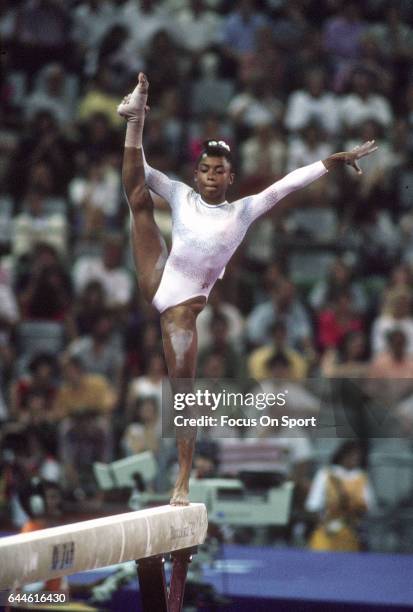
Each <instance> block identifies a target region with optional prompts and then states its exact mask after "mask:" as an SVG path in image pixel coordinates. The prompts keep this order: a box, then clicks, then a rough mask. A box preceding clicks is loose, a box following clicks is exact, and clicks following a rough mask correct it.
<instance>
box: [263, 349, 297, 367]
mask: <svg viewBox="0 0 413 612" xmlns="http://www.w3.org/2000/svg"><path fill="white" fill-rule="evenodd" d="M290 365H291V363H290V360H289V359H288V357H287V355H286V354H285V353H284V352H282V351H277V352H276V353H274V355H272V357H270V358H269V359H268V360H267V361H266V362H265V367H266V368H270V369H271V368H274V367H275V366H281V367H283V368H289V367H290Z"/></svg>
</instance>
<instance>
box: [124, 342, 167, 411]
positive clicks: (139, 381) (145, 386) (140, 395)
mask: <svg viewBox="0 0 413 612" xmlns="http://www.w3.org/2000/svg"><path fill="white" fill-rule="evenodd" d="M146 358H147V367H146V371H145V374H144V375H143V376H138V377H137V378H134V379H132V380H131V381H130V384H129V388H128V394H127V399H126V414H127V415H128V418H130V417H129V414H130V412H131V411H133V410H134V407H135V404H136V402H137V400H140V399H144V398H146V397H153V398H155V399H156V402H157V405H158V410H161V407H162V390H163V387H164V385H165V384H166V380H167V378H166V367H165V361H164V358H163V356H162V354H161V353H153V354H152V355H149V356H147V357H146Z"/></svg>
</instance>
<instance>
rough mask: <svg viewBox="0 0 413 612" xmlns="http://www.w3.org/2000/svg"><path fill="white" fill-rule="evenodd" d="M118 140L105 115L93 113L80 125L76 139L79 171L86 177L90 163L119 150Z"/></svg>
mask: <svg viewBox="0 0 413 612" xmlns="http://www.w3.org/2000/svg"><path fill="white" fill-rule="evenodd" d="M119 144H120V142H119V138H118V137H117V133H116V131H115V130H114V129H113V127H112V126H111V123H110V121H109V119H108V117H107V115H106V114H105V113H102V112H95V113H92V115H91V116H90V117H89V118H88V119H87V121H85V122H83V123H82V129H81V132H80V134H79V135H78V138H77V146H76V150H77V151H76V157H77V163H78V166H79V169H80V170H81V171H82V172H83V174H84V175H86V174H87V173H88V172H89V165H90V163H91V162H99V161H100V160H101V159H104V158H105V157H106V156H108V155H110V154H113V153H115V152H116V151H118V150H119Z"/></svg>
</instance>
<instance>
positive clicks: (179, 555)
mask: <svg viewBox="0 0 413 612" xmlns="http://www.w3.org/2000/svg"><path fill="white" fill-rule="evenodd" d="M196 552H197V548H196V547H192V548H185V549H183V550H177V551H176V552H173V553H171V557H172V575H171V582H170V587H169V597H168V604H169V612H181V610H182V603H183V600H184V593H185V581H186V575H187V573H188V565H189V563H190V561H191V559H192V555H193V554H194V553H196Z"/></svg>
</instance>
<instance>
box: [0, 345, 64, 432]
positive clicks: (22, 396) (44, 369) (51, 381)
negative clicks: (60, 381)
mask: <svg viewBox="0 0 413 612" xmlns="http://www.w3.org/2000/svg"><path fill="white" fill-rule="evenodd" d="M56 392H57V363H56V358H55V357H54V356H53V355H50V354H48V353H38V354H37V355H35V356H34V357H33V358H32V359H31V361H30V362H29V364H28V368H27V373H25V374H23V375H22V376H21V377H20V378H17V379H16V380H15V382H14V384H13V385H12V387H11V416H12V417H13V418H15V419H17V420H24V414H25V413H30V406H32V405H33V403H34V401H32V402H31V404H30V402H29V399H30V398H32V396H35V397H43V398H44V403H43V404H42V408H43V411H44V413H49V414H51V413H52V410H53V407H54V399H55V397H56Z"/></svg>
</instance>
